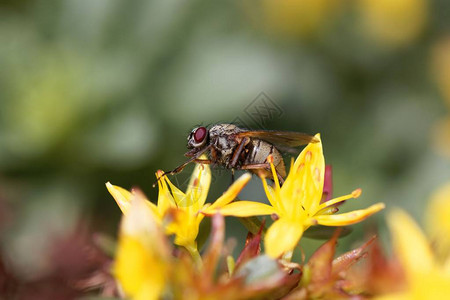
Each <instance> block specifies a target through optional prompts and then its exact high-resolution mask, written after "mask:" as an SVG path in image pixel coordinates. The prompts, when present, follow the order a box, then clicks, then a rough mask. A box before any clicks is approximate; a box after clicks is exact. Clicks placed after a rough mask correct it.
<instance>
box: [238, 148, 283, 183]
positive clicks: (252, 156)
mask: <svg viewBox="0 0 450 300" xmlns="http://www.w3.org/2000/svg"><path fill="white" fill-rule="evenodd" d="M251 143H252V146H253V147H251V151H250V152H249V154H248V156H247V159H246V162H245V164H266V163H267V157H268V156H269V155H272V157H273V164H274V166H275V169H276V171H277V173H278V174H280V175H281V176H282V177H283V178H285V177H286V169H285V166H284V161H283V157H282V156H281V153H280V152H279V151H278V149H277V148H275V146H274V145H272V144H270V143H267V142H265V141H262V140H252V141H251ZM268 175H270V176H269V177H272V176H271V173H270V174H268Z"/></svg>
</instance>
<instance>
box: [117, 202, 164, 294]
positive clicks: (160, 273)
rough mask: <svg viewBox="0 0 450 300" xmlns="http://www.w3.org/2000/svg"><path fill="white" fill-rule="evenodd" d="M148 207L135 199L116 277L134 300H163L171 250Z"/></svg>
mask: <svg viewBox="0 0 450 300" xmlns="http://www.w3.org/2000/svg"><path fill="white" fill-rule="evenodd" d="M147 207H148V205H147V204H146V200H145V199H144V198H143V197H142V196H141V195H139V194H136V193H135V194H134V195H132V196H131V198H130V201H129V203H128V210H127V213H126V214H124V216H123V217H122V222H121V226H120V233H119V243H118V248H117V253H116V258H115V262H114V267H113V273H114V276H115V277H116V278H117V280H118V281H119V283H120V285H121V287H122V289H123V291H124V292H125V294H126V295H127V296H129V297H130V298H132V299H159V298H160V295H161V293H162V292H163V290H164V287H165V285H166V282H167V279H168V278H169V276H168V275H169V269H168V266H169V262H170V260H171V256H170V253H171V252H170V247H169V245H168V244H167V240H166V238H165V236H164V233H163V231H162V228H161V227H160V226H159V225H158V223H157V221H156V219H155V215H154V214H153V213H151V211H150V210H148V209H147ZM149 270H151V272H149Z"/></svg>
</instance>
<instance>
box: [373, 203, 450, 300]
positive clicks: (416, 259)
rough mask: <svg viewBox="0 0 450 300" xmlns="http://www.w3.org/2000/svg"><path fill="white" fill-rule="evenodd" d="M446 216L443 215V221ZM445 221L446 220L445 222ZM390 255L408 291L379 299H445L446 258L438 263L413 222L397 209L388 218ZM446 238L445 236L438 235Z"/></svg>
mask: <svg viewBox="0 0 450 300" xmlns="http://www.w3.org/2000/svg"><path fill="white" fill-rule="evenodd" d="M449 217H450V216H449V215H447V219H448V218H449ZM447 222H448V221H447ZM388 225H389V228H390V231H391V234H392V239H393V244H394V252H395V254H396V255H397V257H398V259H399V260H400V262H401V264H402V266H403V268H404V271H405V274H406V281H407V286H408V290H407V291H404V292H403V293H396V294H392V295H385V296H383V297H381V299H447V298H448V295H449V294H450V258H447V260H446V261H445V262H444V263H440V262H439V261H438V260H437V259H436V257H435V256H434V255H433V252H432V250H431V248H430V244H429V243H428V241H427V239H426V237H425V235H424V234H423V232H422V231H421V230H420V228H419V226H418V225H417V224H416V223H415V222H414V220H413V219H412V218H411V217H410V216H409V215H408V214H407V213H405V212H404V211H402V210H400V209H396V210H393V211H392V212H390V214H389V215H388ZM441 238H442V239H446V238H447V236H442V237H441Z"/></svg>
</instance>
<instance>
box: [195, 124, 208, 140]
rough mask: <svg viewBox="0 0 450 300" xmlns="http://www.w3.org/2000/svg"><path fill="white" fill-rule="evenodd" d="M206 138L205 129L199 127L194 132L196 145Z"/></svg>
mask: <svg viewBox="0 0 450 300" xmlns="http://www.w3.org/2000/svg"><path fill="white" fill-rule="evenodd" d="M205 137H206V128H205V127H199V128H197V129H196V130H195V133H194V140H195V142H196V143H201V142H203V140H204V139H205Z"/></svg>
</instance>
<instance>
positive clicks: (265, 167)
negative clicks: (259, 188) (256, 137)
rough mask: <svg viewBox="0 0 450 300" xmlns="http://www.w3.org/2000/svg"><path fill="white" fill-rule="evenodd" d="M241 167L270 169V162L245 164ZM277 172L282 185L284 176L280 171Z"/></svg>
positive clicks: (244, 168) (243, 168) (242, 168)
mask: <svg viewBox="0 0 450 300" xmlns="http://www.w3.org/2000/svg"><path fill="white" fill-rule="evenodd" d="M239 169H241V170H261V169H263V170H267V171H269V170H270V164H269V163H263V164H248V165H243V166H240V167H239ZM275 173H277V177H278V181H279V182H280V185H283V183H284V178H283V177H282V176H281V175H280V174H278V172H276V171H275Z"/></svg>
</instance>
